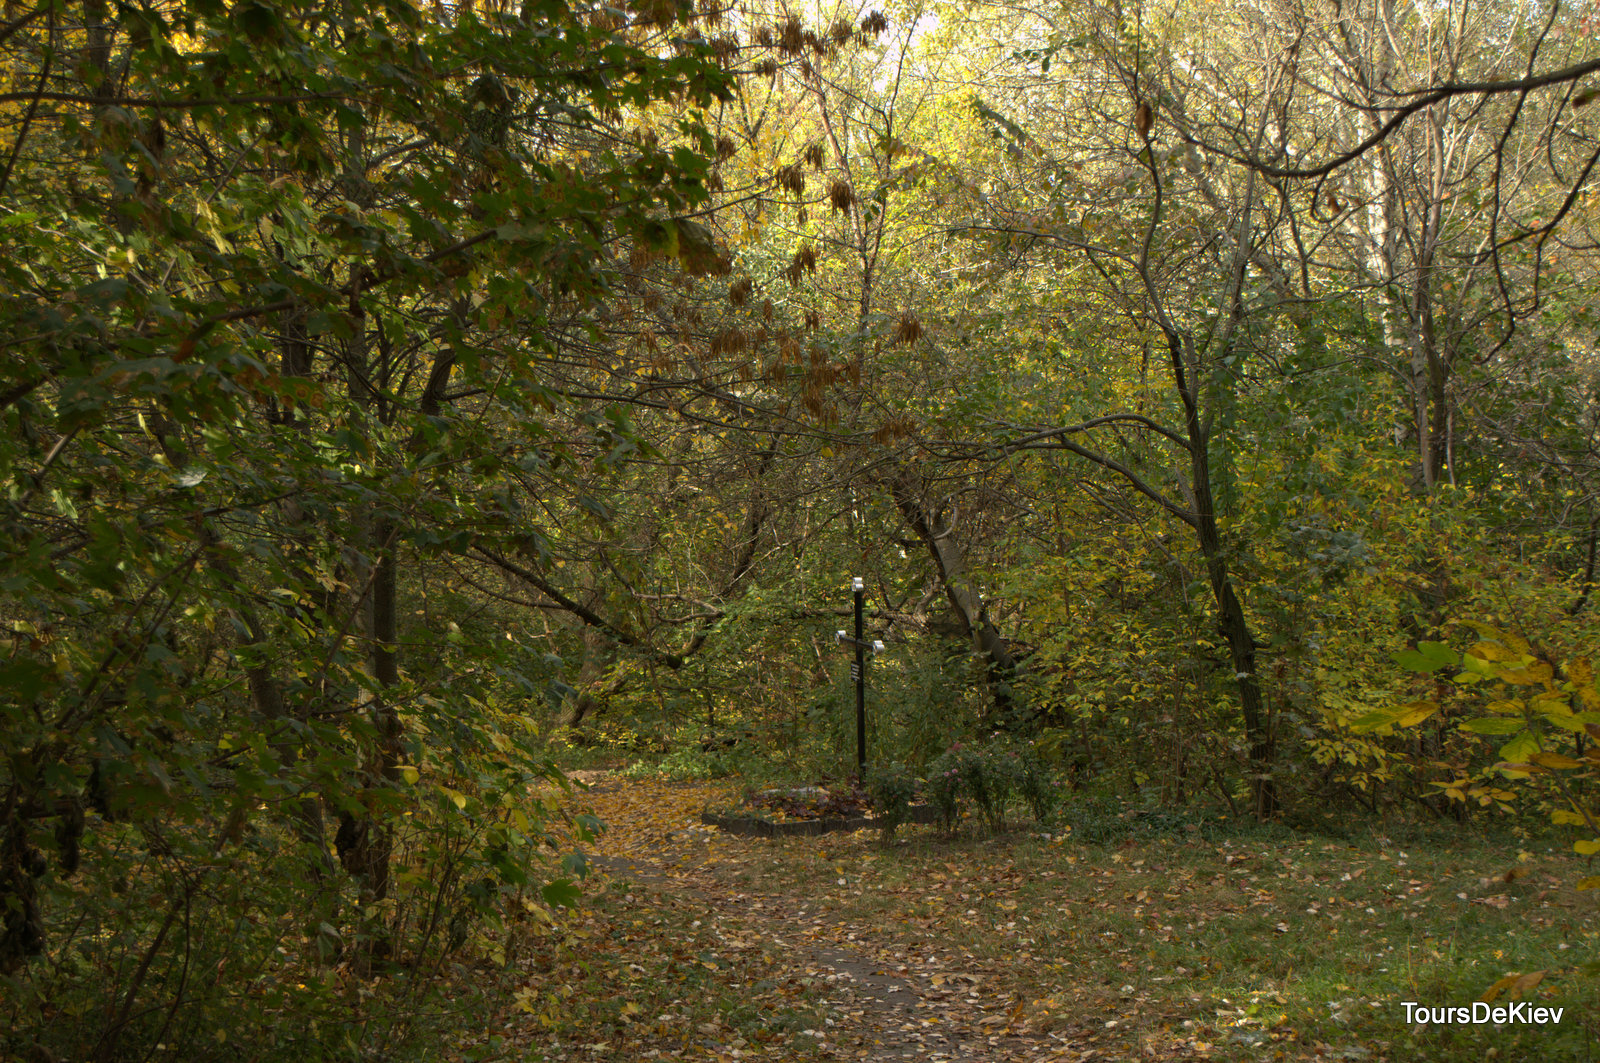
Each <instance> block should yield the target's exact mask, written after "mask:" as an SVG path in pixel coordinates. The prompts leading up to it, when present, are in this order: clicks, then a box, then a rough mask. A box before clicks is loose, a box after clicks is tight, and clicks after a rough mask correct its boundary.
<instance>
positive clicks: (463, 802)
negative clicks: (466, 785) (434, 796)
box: [439, 786, 467, 808]
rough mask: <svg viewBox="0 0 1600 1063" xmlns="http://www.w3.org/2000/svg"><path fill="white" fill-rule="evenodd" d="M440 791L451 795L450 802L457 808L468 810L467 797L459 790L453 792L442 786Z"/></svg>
mask: <svg viewBox="0 0 1600 1063" xmlns="http://www.w3.org/2000/svg"><path fill="white" fill-rule="evenodd" d="M439 789H441V790H443V791H444V792H445V793H446V794H447V795H449V797H450V800H451V801H452V802H454V803H455V806H456V807H457V808H466V807H467V795H466V794H464V793H462V792H461V791H459V790H452V789H450V787H448V786H441V787H440V788H439Z"/></svg>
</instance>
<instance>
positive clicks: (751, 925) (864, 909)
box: [485, 773, 1600, 1063]
mask: <svg viewBox="0 0 1600 1063" xmlns="http://www.w3.org/2000/svg"><path fill="white" fill-rule="evenodd" d="M589 779H590V781H591V783H592V788H591V789H589V790H587V791H586V792H577V793H574V794H572V795H570V796H569V797H566V798H564V800H565V802H566V807H567V808H568V809H569V810H572V811H587V812H592V813H594V814H595V815H598V816H599V817H600V818H601V819H603V820H604V821H606V823H607V824H608V826H609V830H608V831H607V833H606V834H605V835H603V836H602V837H601V838H600V839H599V840H598V841H597V842H596V843H595V844H594V845H593V846H592V847H591V848H590V858H591V863H592V867H593V868H594V872H593V874H592V875H591V877H590V879H589V880H588V882H587V883H586V886H585V896H584V898H583V900H582V901H581V902H580V903H579V904H578V906H577V907H576V908H575V909H573V910H571V911H568V912H563V911H561V910H556V911H553V912H551V911H541V914H540V915H539V916H537V917H534V918H531V919H530V922H529V924H528V926H527V928H526V946H525V954H524V955H522V956H520V957H518V958H517V962H516V963H515V965H514V966H515V972H516V973H515V975H514V977H513V979H512V983H511V984H508V994H509V995H508V996H507V997H506V1003H505V1005H504V1006H503V1008H502V1012H503V1014H504V1016H505V1020H506V1021H505V1023H504V1024H503V1026H502V1028H501V1030H500V1036H501V1040H500V1041H499V1042H498V1045H499V1047H498V1048H497V1049H496V1051H495V1052H494V1053H491V1055H496V1054H499V1053H501V1052H504V1053H505V1054H507V1055H509V1056H510V1057H511V1058H524V1057H525V1058H533V1059H537V1058H545V1059H550V1060H579V1059H615V1058H630V1059H631V1058H675V1059H755V1058H772V1059H806V1058H818V1059H882V1060H895V1059H925V1060H930V1061H934V1063H938V1061H940V1060H948V1061H952V1063H954V1061H966V1060H991V1059H993V1060H1002V1059H1004V1060H1011V1059H1017V1060H1044V1059H1058V1060H1075V1061H1076V1060H1089V1059H1110V1060H1120V1059H1196V1058H1201V1059H1216V1060H1261V1059H1273V1060H1277V1059H1285V1060H1298V1059H1352V1060H1372V1061H1380V1060H1396V1061H1399V1060H1468V1059H1471V1060H1480V1059H1486V1058H1487V1059H1493V1058H1500V1059H1509V1060H1521V1059H1562V1058H1590V1055H1589V1054H1590V1053H1591V1051H1592V1049H1593V1047H1594V1044H1595V1029H1594V1016H1595V1015H1596V1014H1597V1012H1596V1009H1595V1004H1596V991H1595V979H1594V978H1593V976H1592V975H1591V974H1588V973H1586V972H1585V970H1584V966H1585V965H1586V964H1587V963H1588V962H1589V961H1590V959H1591V958H1592V957H1593V955H1594V951H1595V949H1594V946H1595V937H1596V932H1597V929H1600V923H1597V920H1596V918H1595V913H1594V904H1593V898H1592V895H1590V894H1582V893H1578V892H1576V891H1574V890H1573V889H1572V888H1571V885H1570V884H1571V883H1573V882H1575V881H1576V880H1577V879H1578V878H1580V877H1581V876H1582V873H1583V868H1582V866H1581V865H1582V864H1583V861H1580V860H1578V859H1577V858H1574V857H1571V856H1570V855H1568V854H1566V853H1564V852H1562V851H1561V850H1560V849H1559V848H1558V847H1559V845H1560V842H1559V840H1558V839H1552V840H1550V841H1548V842H1545V841H1533V840H1530V839H1528V838H1523V837H1518V836H1516V835H1515V834H1514V833H1509V832H1502V833H1494V834H1484V833H1482V832H1478V831H1473V830H1471V829H1468V828H1462V827H1451V828H1449V829H1444V828H1440V829H1437V830H1422V829H1418V828H1417V827H1416V826H1415V825H1395V826H1394V827H1393V828H1392V830H1391V832H1390V833H1389V834H1374V835H1373V836H1371V837H1367V838H1353V839H1338V838H1333V837H1330V836H1328V835H1326V834H1322V833H1318V834H1303V833H1296V832H1294V831H1290V830H1288V829H1287V828H1282V827H1267V828H1261V827H1257V826H1255V825H1253V824H1248V823H1230V822H1227V821H1225V820H1218V819H1211V820H1201V819H1197V818H1189V819H1184V818H1182V817H1174V816H1162V815H1160V814H1153V815H1146V814H1136V813H1122V812H1115V811H1109V810H1107V809H1106V808H1104V807H1101V808H1094V809H1088V810H1084V809H1079V810H1077V811H1076V812H1074V811H1072V810H1069V813H1068V815H1067V817H1066V819H1067V822H1066V823H1065V824H1064V825H1063V826H1061V827H1059V828H1057V829H1056V830H1054V831H1046V830H1042V829H1037V828H1035V829H1030V830H1017V831H1013V832H1011V833H1007V834H1003V835H998V836H994V835H987V834H982V833H980V832H979V831H978V830H977V829H976V828H975V827H974V826H973V825H972V824H970V823H969V824H968V825H967V829H966V830H965V831H964V832H962V833H960V834H958V835H957V836H956V837H953V838H950V837H945V836H943V835H941V834H940V833H939V832H937V831H936V830H935V829H933V828H931V827H922V826H909V827H905V828H902V836H901V839H900V840H899V841H897V842H896V843H895V844H894V845H892V846H888V847H886V846H884V845H883V844H882V842H881V839H880V837H879V836H878V835H877V834H876V833H874V832H869V831H861V832H857V833H854V834H836V835H829V836H827V837H825V838H820V839H819V838H778V839H761V838H746V837H735V836H731V835H725V834H722V833H720V832H717V831H714V830H710V829H707V828H705V827H703V826H702V825H701V824H700V823H699V821H698V816H699V812H700V810H701V809H702V808H704V807H706V806H708V805H715V804H719V803H721V804H726V803H728V802H729V801H731V800H734V799H736V797H737V793H738V787H737V786H736V785H734V784H708V783H684V782H666V781H660V780H648V779H622V778H620V777H618V776H616V775H613V774H610V773H596V774H594V775H592V776H589ZM1074 818H1075V820H1076V821H1075V822H1073V820H1074ZM1086 839H1087V840H1086ZM1538 971H1543V972H1545V973H1544V975H1543V976H1542V977H1541V978H1540V979H1539V981H1538V982H1537V984H1536V985H1532V986H1529V987H1528V988H1527V989H1526V990H1525V991H1524V992H1523V993H1521V994H1520V995H1521V997H1522V999H1523V1001H1524V1005H1523V1006H1524V1008H1527V1007H1531V1006H1538V1007H1545V1008H1561V1009H1563V1013H1562V1020H1561V1022H1560V1023H1559V1024H1555V1025H1548V1024H1546V1025H1528V1024H1521V1025H1518V1024H1507V1025H1503V1026H1500V1027H1494V1026H1461V1025H1448V1026H1440V1025H1430V1026H1426V1027H1422V1026H1416V1025H1408V1024H1407V1022H1406V1021H1405V1018H1406V1017H1405V1013H1404V1009H1403V1007H1402V1005H1403V1002H1406V1001H1415V1002H1418V1003H1420V1004H1423V1005H1428V1006H1435V1007H1437V1006H1445V1005H1462V1006H1470V1005H1471V1004H1472V1002H1473V1001H1474V1000H1475V999H1477V998H1479V997H1480V996H1482V995H1483V994H1484V993H1485V991H1486V990H1488V989H1489V988H1490V987H1491V986H1493V985H1494V984H1495V983H1496V982H1497V981H1500V980H1501V979H1502V978H1503V977H1504V976H1506V975H1509V974H1530V973H1532V972H1538ZM1529 980H1530V981H1531V980H1532V979H1529ZM1509 999H1510V998H1509V996H1508V995H1507V994H1505V993H1502V995H1501V996H1500V998H1499V1000H1497V1001H1496V1003H1498V1004H1501V1005H1505V1004H1506V1003H1507V1002H1508V1000H1509ZM485 1043H487V1042H485Z"/></svg>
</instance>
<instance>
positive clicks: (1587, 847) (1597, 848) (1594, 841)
mask: <svg viewBox="0 0 1600 1063" xmlns="http://www.w3.org/2000/svg"><path fill="white" fill-rule="evenodd" d="M1572 848H1573V851H1574V852H1576V853H1577V854H1578V855H1579V856H1593V855H1594V854H1595V853H1600V838H1590V839H1587V840H1585V841H1581V842H1573V843H1572Z"/></svg>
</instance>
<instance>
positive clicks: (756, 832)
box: [700, 805, 939, 838]
mask: <svg viewBox="0 0 1600 1063" xmlns="http://www.w3.org/2000/svg"><path fill="white" fill-rule="evenodd" d="M908 811H909V812H910V816H909V818H908V819H907V820H906V822H907V823H937V822H938V820H939V817H938V814H937V813H936V812H935V811H934V810H933V809H932V808H930V807H928V806H927V805H912V806H911V808H910V809H909V810H908ZM700 822H701V823H703V824H705V825H706V826H708V827H716V828H717V829H718V830H722V831H726V832H727V833H729V834H743V835H749V836H753V837H757V838H785V837H788V836H790V835H793V834H807V835H820V834H832V833H833V832H834V831H844V830H852V831H853V830H869V829H872V828H875V827H878V826H880V824H879V822H878V821H877V820H876V819H873V818H872V817H870V816H823V817H822V818H820V819H792V820H784V821H783V822H781V823H774V822H773V821H772V820H769V819H757V818H756V817H754V816H719V815H716V814H715V813H711V812H702V813H700Z"/></svg>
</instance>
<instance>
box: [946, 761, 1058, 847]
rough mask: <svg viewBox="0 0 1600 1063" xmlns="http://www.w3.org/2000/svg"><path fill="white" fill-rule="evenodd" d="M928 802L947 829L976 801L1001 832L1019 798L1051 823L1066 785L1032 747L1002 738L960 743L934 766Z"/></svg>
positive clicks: (990, 824)
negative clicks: (975, 743) (979, 743)
mask: <svg viewBox="0 0 1600 1063" xmlns="http://www.w3.org/2000/svg"><path fill="white" fill-rule="evenodd" d="M927 795H928V802H929V803H930V804H932V805H933V806H934V808H935V809H937V810H938V813H939V821H940V823H941V824H942V825H943V826H944V827H945V829H946V830H950V829H952V828H953V827H954V825H955V822H956V820H957V819H959V817H960V814H961V811H962V806H963V803H964V802H965V801H971V802H972V803H973V804H974V805H975V806H976V807H977V811H978V812H979V814H981V815H982V816H983V819H984V822H985V823H986V824H987V825H988V827H989V829H990V830H992V831H1002V830H1004V829H1005V826H1006V814H1007V812H1008V811H1010V809H1011V806H1012V805H1013V804H1014V803H1015V802H1016V800H1017V799H1018V798H1021V799H1022V800H1023V801H1024V802H1025V803H1026V804H1027V806H1028V809H1029V811H1031V812H1032V813H1033V816H1034V818H1035V819H1036V820H1038V821H1039V822H1040V823H1041V824H1044V825H1049V824H1050V823H1051V821H1052V820H1053V819H1054V817H1055V813H1056V809H1057V807H1058V806H1059V804H1060V802H1061V783H1060V780H1058V779H1057V778H1056V776H1055V773H1054V772H1052V771H1051V770H1050V769H1049V767H1048V766H1047V765H1046V764H1045V763H1044V761H1042V760H1041V759H1040V758H1039V757H1038V756H1037V755H1036V754H1035V753H1034V752H1033V750H1032V749H1022V750H1018V749H1015V748H1013V747H1012V746H1010V745H1009V744H1008V743H1006V742H1003V741H996V742H993V743H991V744H989V745H987V746H982V747H973V746H968V745H965V744H963V743H960V742H957V743H956V744H955V745H953V746H951V747H950V748H949V749H948V750H946V751H945V752H944V753H943V754H942V755H941V756H940V757H939V758H938V759H937V760H935V761H934V762H933V764H932V765H931V766H930V768H929V772H928V787H927Z"/></svg>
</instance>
